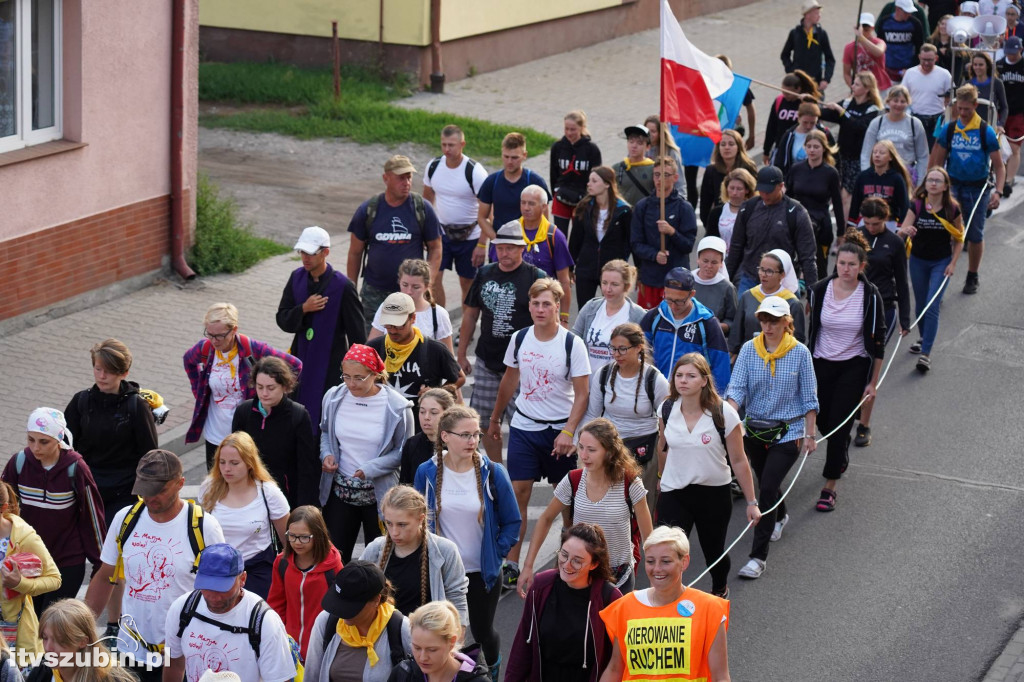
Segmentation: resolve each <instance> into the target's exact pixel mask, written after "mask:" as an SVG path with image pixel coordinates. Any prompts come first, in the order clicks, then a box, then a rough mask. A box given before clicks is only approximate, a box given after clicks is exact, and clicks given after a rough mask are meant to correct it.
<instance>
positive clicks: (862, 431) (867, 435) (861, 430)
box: [853, 424, 871, 448]
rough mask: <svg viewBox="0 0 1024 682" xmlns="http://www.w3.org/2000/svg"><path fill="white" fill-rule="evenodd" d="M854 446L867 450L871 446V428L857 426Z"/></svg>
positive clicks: (861, 425)
mask: <svg viewBox="0 0 1024 682" xmlns="http://www.w3.org/2000/svg"><path fill="white" fill-rule="evenodd" d="M853 444H854V445H856V446H857V447H858V448H866V447H867V446H869V445H871V427H870V426H864V425H863V424H857V435H856V437H855V438H854V439H853Z"/></svg>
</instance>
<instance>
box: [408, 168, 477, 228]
mask: <svg viewBox="0 0 1024 682" xmlns="http://www.w3.org/2000/svg"><path fill="white" fill-rule="evenodd" d="M468 161H469V157H468V156H466V155H465V154H463V155H462V162H461V163H460V164H459V166H458V168H449V167H448V163H447V159H445V158H443V157H442V158H441V160H440V161H438V163H437V167H436V168H435V169H434V177H430V174H429V171H430V162H428V163H427V167H426V168H424V169H423V186H424V187H430V188H431V189H433V190H434V194H435V195H436V196H435V198H434V210H435V211H436V212H437V220H438V222H439V223H441V224H442V225H471V224H473V223H475V222H476V218H477V209H478V204H477V201H476V193H477V192H478V191H479V190H480V187H481V186H482V185H483V184H484V180H486V179H487V171H486V170H485V169H484V167H483V165H482V164H480V163H479V162H477V164H476V166H474V167H473V186H472V187H470V186H469V183H468V182H466V163H467V162H468ZM479 238H480V227H479V226H478V227H475V228H473V231H472V232H470V233H469V236H468V237H467V238H466V239H467V241H468V240H470V239H479Z"/></svg>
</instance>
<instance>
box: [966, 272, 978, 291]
mask: <svg viewBox="0 0 1024 682" xmlns="http://www.w3.org/2000/svg"><path fill="white" fill-rule="evenodd" d="M963 292H964V293H965V294H976V293H978V275H977V274H975V275H974V276H973V277H971V273H969V272H968V273H967V279H966V280H965V281H964V289H963Z"/></svg>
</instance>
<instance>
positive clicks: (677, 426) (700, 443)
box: [659, 401, 740, 492]
mask: <svg viewBox="0 0 1024 682" xmlns="http://www.w3.org/2000/svg"><path fill="white" fill-rule="evenodd" d="M660 412H661V410H660V409H659V413H660ZM722 416H723V417H724V418H725V435H726V437H728V436H729V434H730V433H732V430H733V429H735V428H736V427H737V426H739V425H740V416H739V415H738V414H736V410H735V409H733V407H732V405H730V404H729V403H723V404H722ZM665 442H666V443H667V444H668V457H667V458H666V460H665V470H664V471H663V472H662V475H661V490H662V491H663V492H664V491H666V490H682V489H683V488H685V487H686V486H688V485H690V484H692V483H696V484H698V485H728V484H729V481H731V480H732V473H731V472H730V471H729V461H728V459H727V455H726V452H725V446H724V445H722V439H721V438H720V437H719V435H718V429H716V428H715V420H714V419H712V418H711V413H710V412H708V411H706V410H705V412H704V416H702V417H701V418H700V419H698V420H697V423H696V424H695V425H694V427H693V431H690V430H689V429H687V428H686V419H685V418H684V417H683V415H682V413H681V412H680V411H679V402H678V401H677V402H676V404H675V405H673V406H672V413H671V414H670V415H669V418H668V423H667V424H666V425H665Z"/></svg>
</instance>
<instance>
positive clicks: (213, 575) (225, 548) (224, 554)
mask: <svg viewBox="0 0 1024 682" xmlns="http://www.w3.org/2000/svg"><path fill="white" fill-rule="evenodd" d="M244 570H245V561H244V560H243V559H242V553H241V552H239V551H238V550H237V549H235V548H234V547H232V546H231V545H229V544H227V543H226V542H218V543H217V544H215V545H207V546H206V549H204V550H203V553H202V554H200V555H199V570H198V571H196V589H197V590H211V591H213V592H227V591H228V590H230V589H231V586H232V585H234V584H235V579H236V578H237V577H238V576H240V575H241V574H242V571H244Z"/></svg>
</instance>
